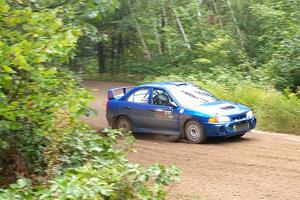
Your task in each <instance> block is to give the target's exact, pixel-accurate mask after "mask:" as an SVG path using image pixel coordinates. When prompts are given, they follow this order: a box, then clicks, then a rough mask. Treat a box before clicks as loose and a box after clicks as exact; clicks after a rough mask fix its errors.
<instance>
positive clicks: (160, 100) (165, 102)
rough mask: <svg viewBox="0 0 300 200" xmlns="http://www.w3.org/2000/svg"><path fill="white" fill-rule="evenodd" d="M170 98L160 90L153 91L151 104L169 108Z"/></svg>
mask: <svg viewBox="0 0 300 200" xmlns="http://www.w3.org/2000/svg"><path fill="white" fill-rule="evenodd" d="M170 102H171V99H170V96H169V94H168V93H167V92H166V91H164V90H162V89H153V94H152V103H153V104H154V105H160V106H170Z"/></svg>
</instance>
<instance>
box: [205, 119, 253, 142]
mask: <svg viewBox="0 0 300 200" xmlns="http://www.w3.org/2000/svg"><path fill="white" fill-rule="evenodd" d="M202 125H203V128H204V130H205V133H206V136H208V137H229V136H234V135H239V134H242V133H245V132H247V131H250V130H252V129H254V128H255V126H256V118H255V117H252V118H250V119H243V120H236V121H231V122H224V123H209V122H205V123H202ZM241 125H243V126H241ZM237 127H241V128H237Z"/></svg>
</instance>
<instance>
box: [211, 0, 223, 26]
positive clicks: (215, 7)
mask: <svg viewBox="0 0 300 200" xmlns="http://www.w3.org/2000/svg"><path fill="white" fill-rule="evenodd" d="M211 2H212V4H213V7H214V10H215V16H216V19H217V21H218V23H219V25H220V27H221V29H224V26H223V23H222V21H221V20H220V13H219V9H218V5H217V3H216V2H215V0H211Z"/></svg>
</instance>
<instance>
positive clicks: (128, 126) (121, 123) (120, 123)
mask: <svg viewBox="0 0 300 200" xmlns="http://www.w3.org/2000/svg"><path fill="white" fill-rule="evenodd" d="M116 128H117V129H121V130H123V131H124V132H125V133H127V132H132V131H133V126H132V123H131V120H130V119H129V118H128V117H125V116H121V117H119V118H118V120H117V123H116Z"/></svg>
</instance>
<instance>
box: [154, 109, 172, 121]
mask: <svg viewBox="0 0 300 200" xmlns="http://www.w3.org/2000/svg"><path fill="white" fill-rule="evenodd" d="M155 118H161V119H172V118H173V109H162V108H156V109H155Z"/></svg>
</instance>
